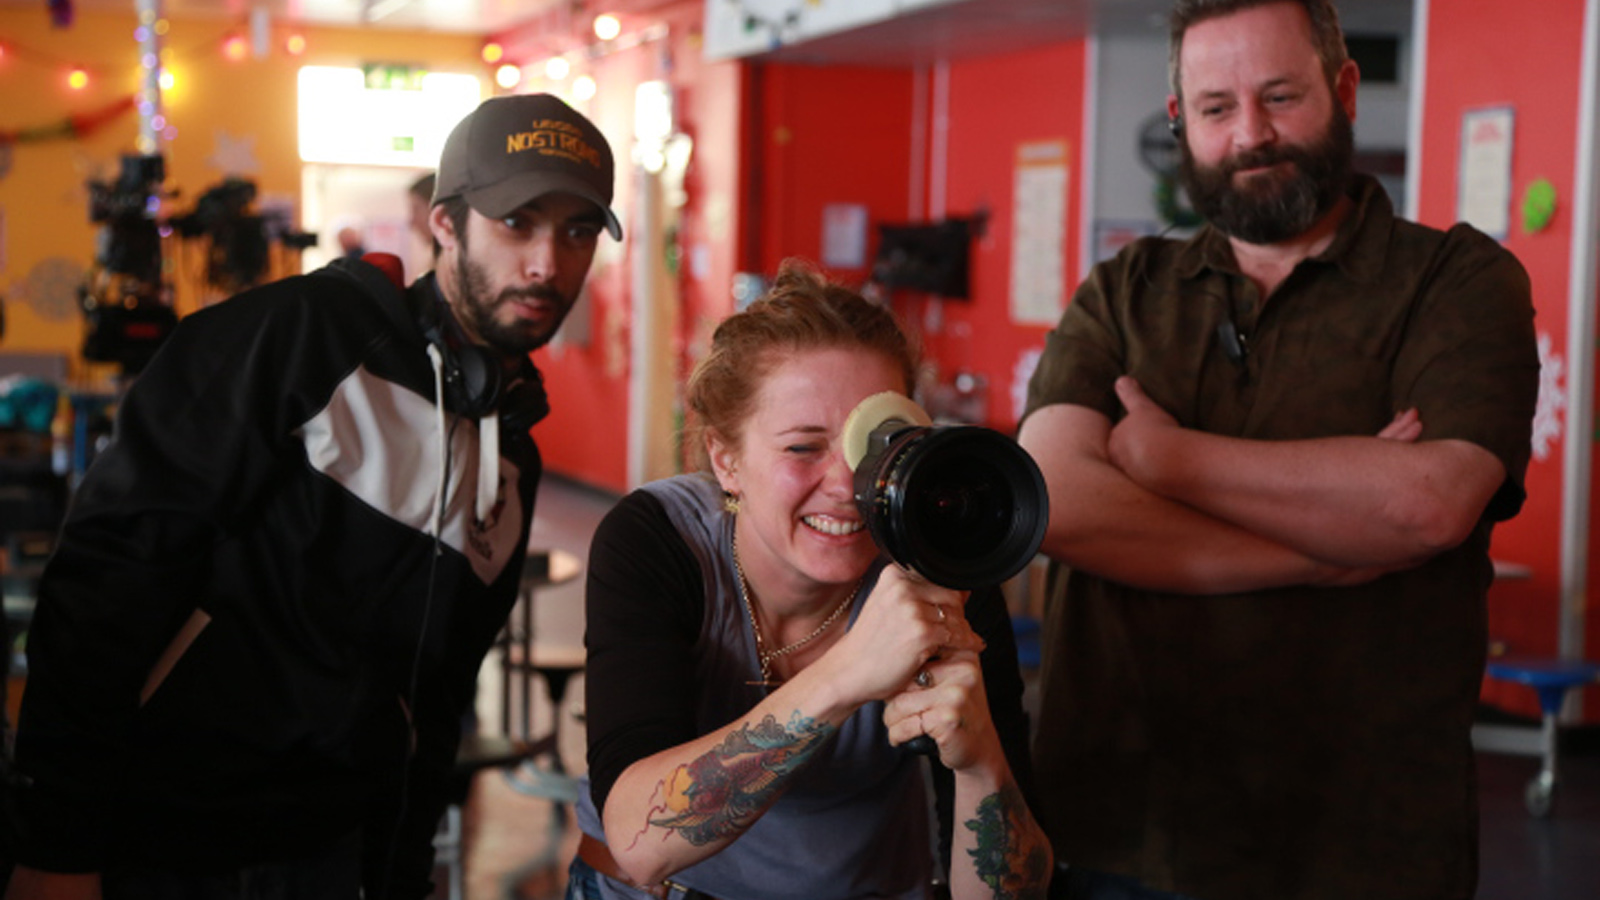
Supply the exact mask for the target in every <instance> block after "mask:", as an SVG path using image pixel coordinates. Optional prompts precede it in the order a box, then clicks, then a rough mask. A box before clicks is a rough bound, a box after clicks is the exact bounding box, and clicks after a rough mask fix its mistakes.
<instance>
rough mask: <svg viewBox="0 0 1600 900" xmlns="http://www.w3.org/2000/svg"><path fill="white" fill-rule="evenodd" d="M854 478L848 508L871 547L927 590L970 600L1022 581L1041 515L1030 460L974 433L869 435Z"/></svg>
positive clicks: (1045, 511)
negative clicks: (973, 592) (979, 591)
mask: <svg viewBox="0 0 1600 900" xmlns="http://www.w3.org/2000/svg"><path fill="white" fill-rule="evenodd" d="M874 437H875V440H874V441H873V442H872V443H873V448H872V449H869V452H868V455H867V456H866V457H865V458H863V460H862V462H861V464H860V465H859V466H858V467H857V469H856V483H855V489H856V503H857V505H858V506H859V507H860V509H861V511H862V515H863V517H864V518H865V519H866V521H867V527H868V530H869V531H870V532H871V534H872V537H873V539H874V540H875V541H877V543H878V546H879V547H881V548H882V549H883V550H884V552H886V553H887V554H889V557H890V558H891V559H893V560H894V561H895V562H897V563H899V564H901V565H903V566H905V567H907V568H909V569H912V570H914V571H916V572H918V573H920V574H921V575H922V576H923V577H925V578H927V579H928V580H930V581H932V582H934V583H935V584H940V585H944V586H945V587H950V588H957V589H961V590H970V589H973V588H977V587H982V586H984V585H990V584H997V583H999V582H1001V581H1004V580H1005V579H1007V578H1010V577H1011V576H1012V575H1015V574H1016V573H1017V572H1019V571H1021V570H1022V568H1023V567H1024V566H1026V565H1027V564H1028V562H1029V561H1030V560H1032V559H1033V556H1034V554H1036V553H1037V552H1038V551H1039V544H1040V543H1041V542H1042V541H1043V540H1044V529H1045V526H1046V524H1047V519H1048V515H1049V506H1048V501H1047V498H1046V494H1045V486H1044V478H1043V476H1041V475H1040V474H1039V468H1038V466H1037V465H1035V464H1034V462H1033V459H1032V457H1030V456H1028V454H1027V453H1026V452H1025V451H1023V450H1022V448H1020V447H1018V446H1017V444H1016V442H1014V441H1012V440H1010V439H1009V438H1007V437H1005V436H1004V435H1001V434H1000V433H999V432H996V431H993V430H991V429H987V428H979V427H976V426H965V425H955V426H942V427H934V428H921V427H912V428H902V429H901V430H899V431H896V432H893V433H892V434H887V435H874Z"/></svg>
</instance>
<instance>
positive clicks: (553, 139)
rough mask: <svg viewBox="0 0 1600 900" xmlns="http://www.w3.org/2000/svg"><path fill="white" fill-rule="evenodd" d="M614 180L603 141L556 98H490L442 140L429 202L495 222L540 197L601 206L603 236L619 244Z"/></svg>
mask: <svg viewBox="0 0 1600 900" xmlns="http://www.w3.org/2000/svg"><path fill="white" fill-rule="evenodd" d="M613 175H614V165H613V162H612V158H611V145H610V144H608V143H606V137H605V135H603V134H601V133H600V129H598V128H596V127H594V123H593V122H591V121H589V120H588V119H587V118H585V117H584V116H583V114H582V113H580V112H578V111H577V110H575V109H573V108H572V107H570V106H568V105H567V104H565V103H563V102H562V101H561V100H560V99H559V98H557V97H553V96H551V95H550V94H513V95H510V96H505V97H491V98H489V99H488V100H485V101H483V102H482V103H481V104H479V105H478V108H477V109H475V110H473V111H472V112H470V113H468V114H467V117H466V118H464V119H462V120H461V121H460V122H459V123H457V125H456V127H455V128H454V129H453V130H451V132H450V136H449V137H448V138H446V139H445V142H444V152H443V153H441V154H440V156H439V173H438V180H437V181H436V182H435V183H434V186H433V202H434V203H438V202H439V201H440V200H444V199H447V198H449V197H456V196H460V197H462V198H463V199H465V200H466V201H467V205H468V206H471V207H472V208H473V209H475V210H477V211H478V212H480V213H482V214H483V215H485V216H488V217H489V218H491V219H498V218H501V217H503V216H507V215H510V214H511V213H512V212H513V211H515V210H516V209H517V208H518V207H520V206H522V205H523V204H525V203H527V202H529V201H530V200H534V199H537V198H539V197H542V196H544V195H545V194H550V193H556V192H563V193H568V194H573V195H576V196H578V197H582V198H583V199H585V200H588V201H590V202H591V203H593V204H594V205H596V206H598V207H600V210H601V211H602V212H603V213H605V217H606V231H607V232H609V233H610V234H611V236H612V237H613V238H616V239H617V240H622V223H620V222H618V221H617V214H616V213H614V212H612V211H611V192H612V178H613Z"/></svg>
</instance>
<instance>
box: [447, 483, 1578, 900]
mask: <svg viewBox="0 0 1600 900" xmlns="http://www.w3.org/2000/svg"><path fill="white" fill-rule="evenodd" d="M612 502H613V498H612V497H610V496H608V495H605V494H603V493H601V492H597V491H594V490H593V489H590V488H587V487H584V486H581V485H577V484H574V483H571V482H568V481H565V480H563V479H560V478H559V477H550V476H547V477H546V480H545V483H544V485H543V486H542V487H541V489H540V494H539V506H538V511H537V514H536V516H535V519H534V537H533V544H534V545H535V546H542V547H550V548H554V549H559V550H562V551H565V552H567V553H571V554H574V555H575V556H577V557H578V558H579V559H586V558H587V555H588V543H589V536H590V535H591V534H592V533H593V530H594V527H595V525H596V523H598V522H599V520H600V517H601V516H603V515H604V514H605V511H606V510H607V509H608V508H609V507H610V505H611V503H612ZM582 583H583V580H582V578H578V579H575V580H572V581H570V582H568V583H566V584H562V585H557V586H555V587H550V588H544V589H541V590H540V591H539V592H538V593H537V595H536V596H537V602H536V603H535V605H534V627H535V631H536V634H537V639H538V642H539V644H540V646H541V647H549V648H563V647H565V648H572V647H581V645H582V641H583V587H582ZM498 672H499V670H498V668H497V663H496V661H495V659H494V658H493V657H491V659H490V661H489V662H488V663H486V665H485V670H484V674H485V677H484V681H483V685H484V687H483V691H482V695H481V697H480V713H481V714H482V716H483V722H484V728H485V729H487V730H493V728H494V727H495V726H497V724H498V722H499V719H498V713H497V712H495V710H498V709H499V693H500V687H499V674H498ZM535 694H536V700H537V701H539V702H536V703H535V704H534V709H533V723H534V731H535V732H536V733H544V731H545V730H547V729H548V728H549V727H550V725H551V723H553V722H555V721H557V720H559V722H560V729H561V732H560V735H561V740H560V759H561V762H562V764H563V766H564V768H565V769H566V771H567V774H568V775H570V774H573V773H577V772H581V771H582V770H583V765H584V761H583V757H584V751H583V735H582V725H583V723H582V712H583V709H582V705H583V685H582V678H581V675H580V676H578V678H577V679H575V680H574V681H573V683H572V684H571V685H570V688H569V690H568V692H567V695H566V700H565V702H564V703H563V704H562V705H561V709H560V710H552V708H551V704H550V703H548V702H545V699H544V697H543V694H542V691H536V692H535ZM1591 731H1592V729H1588V728H1586V729H1584V731H1583V733H1581V734H1578V735H1573V737H1576V738H1580V739H1581V740H1573V741H1568V742H1567V744H1566V745H1564V750H1563V755H1562V756H1561V758H1560V765H1561V771H1560V776H1559V780H1558V786H1557V792H1556V800H1555V806H1554V810H1553V812H1552V813H1551V815H1550V817H1549V818H1546V819H1538V818H1534V817H1533V816H1530V815H1529V814H1528V812H1527V810H1526V808H1525V807H1524V800H1523V792H1524V789H1525V787H1526V785H1527V782H1528V779H1529V778H1530V777H1531V776H1532V775H1533V774H1534V773H1535V772H1537V770H1538V760H1537V759H1534V758H1531V757H1521V756H1508V755H1500V754H1488V753H1485V754H1480V755H1479V757H1478V777H1479V803H1480V809H1481V825H1480V851H1479V852H1480V884H1479V893H1478V896H1479V898H1480V900H1594V898H1597V897H1600V740H1594V739H1593V738H1594V737H1596V736H1597V735H1596V734H1593V733H1591ZM1568 745H1570V746H1572V749H1571V750H1566V749H1565V747H1566V746H1568ZM537 766H538V769H537V770H526V769H525V770H522V771H520V772H515V773H513V777H508V775H507V774H506V773H505V772H503V771H501V770H489V771H485V772H483V773H481V774H479V775H478V776H477V777H476V778H475V779H474V781H473V785H472V790H471V793H470V795H469V799H468V801H467V804H466V808H465V815H464V821H465V839H464V847H465V852H464V861H465V862H464V865H465V885H464V887H465V891H464V893H465V897H464V898H461V900H554V898H560V897H562V896H563V892H564V889H565V883H566V866H567V863H568V862H569V861H570V860H571V859H572V855H573V852H574V850H575V847H576V840H577V839H576V833H575V828H574V827H573V826H572V825H571V819H570V816H564V814H563V812H564V808H563V806H562V805H561V804H560V803H558V802H556V801H553V800H551V799H549V798H548V797H545V796H536V795H535V794H536V793H537V792H540V791H543V792H546V793H549V792H551V790H552V785H553V786H554V791H555V792H557V793H559V790H560V787H561V786H562V785H564V784H565V783H566V782H565V781H563V779H562V778H560V777H556V778H551V777H550V776H549V775H548V774H546V772H547V770H549V769H550V767H551V763H550V760H549V759H548V758H545V759H541V760H539V761H537ZM442 875H443V873H442V872H441V877H442ZM440 883H441V884H443V883H444V882H443V881H441V882H440ZM438 896H439V897H441V898H443V897H445V896H446V894H445V892H444V891H442V890H441V892H440V893H439V894H438Z"/></svg>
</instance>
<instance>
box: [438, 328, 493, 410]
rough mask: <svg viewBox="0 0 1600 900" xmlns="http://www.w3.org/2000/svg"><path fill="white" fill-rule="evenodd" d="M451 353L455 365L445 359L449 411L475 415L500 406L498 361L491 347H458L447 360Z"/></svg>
mask: <svg viewBox="0 0 1600 900" xmlns="http://www.w3.org/2000/svg"><path fill="white" fill-rule="evenodd" d="M452 356H453V357H454V365H453V366H451V365H450V364H449V362H447V363H446V378H445V382H446V391H447V393H448V394H449V395H450V396H448V397H447V401H448V402H447V406H448V407H449V409H450V411H451V412H453V413H455V414H456V415H460V416H467V417H468V418H473V419H477V418H481V417H483V416H486V415H488V414H489V413H492V412H494V411H495V410H496V409H497V408H498V407H499V406H500V377H501V375H500V373H501V369H500V363H499V361H498V360H496V359H495V358H494V355H493V354H492V353H490V352H489V351H488V350H485V349H484V348H482V347H478V346H474V345H468V346H465V347H458V348H456V349H455V350H454V351H453V352H451V353H449V354H447V355H446V357H445V358H446V360H447V361H448V360H450V358H451V357H452ZM451 369H453V370H454V371H453V373H452V372H451ZM451 374H454V376H455V377H454V378H453V379H452V378H450V377H449V376H450V375H451Z"/></svg>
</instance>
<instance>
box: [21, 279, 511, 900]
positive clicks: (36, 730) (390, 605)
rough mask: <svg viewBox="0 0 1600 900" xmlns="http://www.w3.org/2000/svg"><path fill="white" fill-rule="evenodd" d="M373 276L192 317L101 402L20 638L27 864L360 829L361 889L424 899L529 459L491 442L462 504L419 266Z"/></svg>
mask: <svg viewBox="0 0 1600 900" xmlns="http://www.w3.org/2000/svg"><path fill="white" fill-rule="evenodd" d="M364 266H365V264H364V263H347V264H342V265H336V266H333V267H330V268H329V269H324V270H321V271H320V272H317V273H313V274H311V275H305V276H296V277H292V278H288V279H285V280H283V281H280V282H275V283H273V284H269V285H266V286H263V287H260V288H257V289H254V290H251V291H248V292H246V293H243V294H241V295H239V296H237V297H235V298H232V299H230V300H228V301H226V302H224V303H220V304H218V305H216V306H213V307H210V308H207V309H205V310H202V311H200V312H197V313H195V314H193V315H190V316H188V317H187V318H185V319H184V320H183V321H182V323H181V324H180V325H179V327H178V328H177V330H176V332H175V333H174V334H173V336H172V337H171V338H170V339H169V341H168V343H167V344H166V345H165V346H164V347H163V348H162V349H161V351H160V352H159V353H158V354H157V356H156V358H155V359H154V360H153V361H152V363H151V364H150V366H149V367H148V368H147V369H146V370H145V371H144V372H143V373H142V374H141V375H140V376H139V377H138V380H137V383H136V384H134V386H133V387H132V388H131V389H130V390H129V391H128V392H127V394H126V396H125V398H124V399H123V400H122V402H121V404H120V409H119V411H118V414H117V420H116V432H115V437H114V439H113V441H112V442H111V443H110V445H109V446H108V447H107V448H106V449H105V450H104V451H103V452H102V453H101V454H100V455H99V457H98V458H97V459H96V461H95V462H94V464H93V465H92V466H91V467H90V470H89V472H88V474H87V476H86V477H85V479H84V481H83V484H82V486H81V487H80V488H79V490H78V492H77V494H76V496H75V497H74V500H73V503H72V506H71V509H70V511H69V513H68V516H67V519H66V522H65V525H64V527H63V530H62V532H61V536H60V542H59V544H58V547H57V549H56V551H55V554H54V556H53V557H52V558H51V560H50V562H49V564H48V566H47V567H46V570H45V573H44V575H43V578H42V581H41V584H40V589H39V602H38V608H37V612H36V616H35V619H34V622H33V625H32V628H31V630H30V634H29V638H28V662H29V679H28V684H27V690H26V696H25V700H24V704H23V709H22V714H21V721H20V727H19V733H18V742H17V761H16V762H17V769H18V771H19V773H20V776H21V779H20V780H21V781H22V782H23V784H24V786H23V787H21V788H20V789H18V791H17V792H16V796H15V798H14V799H15V800H16V801H17V803H16V809H17V818H18V825H19V832H20V833H19V845H18V846H19V851H18V858H19V861H20V862H22V863H24V864H28V865H32V866H35V867H37V868H42V869H46V870H50V871H102V870H103V869H104V868H106V867H108V866H132V867H144V866H155V867H162V868H177V869H180V870H185V871H193V870H203V869H212V868H217V869H227V868H232V867H236V866H239V865H247V864H250V863H255V862H262V861H271V860H279V859H289V858H293V857H295V856H297V855H301V854H306V853H316V852H319V851H323V850H325V849H326V848H327V847H329V846H330V845H332V844H333V843H334V842H336V841H338V840H340V839H341V838H349V837H350V836H351V835H353V834H355V833H357V832H360V833H361V834H363V835H364V836H365V837H364V843H365V847H366V857H367V860H368V862H367V869H368V875H367V893H366V896H368V897H377V896H384V897H389V896H396V897H420V896H423V895H424V894H425V893H426V892H427V889H428V884H427V882H428V878H429V874H430V871H431V861H432V848H431V839H432V836H433V833H434V829H435V827H436V825H437V822H438V820H439V815H440V813H441V811H442V809H443V807H444V805H445V802H446V787H447V776H448V775H449V770H450V766H451V764H452V762H453V760H454V756H455V752H456V747H457V744H458V741H459V738H460V735H461V729H462V717H463V714H464V713H465V712H466V711H467V710H469V709H470V708H471V702H472V699H473V696H474V692H475V685H476V679H477V674H478V669H479V666H480V664H481V662H482V660H483V657H484V655H485V653H486V652H487V650H488V649H489V647H490V646H491V644H492V642H493V641H494V639H495V636H496V634H497V632H498V631H499V629H500V627H501V625H502V624H503V623H504V621H505V619H506V616H507V614H508V612H509V611H510V609H511V606H512V605H513V603H514V602H515V600H516V596H517V588H518V583H519V580H520V576H521V570H522V566H523V560H524V556H525V553H526V545H527V540H528V533H529V524H530V522H531V519H532V514H533V504H534V495H535V489H536V486H537V482H538V478H539V474H540V460H539V455H538V450H537V448H536V447H535V446H534V443H533V440H532V438H531V437H530V436H529V435H528V434H527V432H526V429H507V430H506V431H504V432H503V433H502V439H501V445H502V446H501V449H500V453H499V456H498V459H497V463H498V467H499V473H498V479H497V486H498V490H497V491H496V492H495V493H494V495H493V503H492V505H491V506H490V507H489V508H488V509H486V510H485V514H484V515H479V514H478V509H477V508H478V507H479V505H480V504H478V503H476V502H475V494H476V493H477V485H478V482H479V478H478V468H479V465H480V462H479V460H480V453H479V447H478V435H479V422H478V421H476V420H473V419H467V418H462V417H459V416H456V415H454V414H448V413H446V414H443V415H441V412H440V409H439V408H436V405H435V400H434V397H435V387H434V385H435V367H434V365H433V364H432V363H430V357H429V354H428V353H427V352H426V351H427V342H426V340H425V339H424V337H423V334H422V330H421V327H420V326H419V324H418V321H417V316H416V315H414V314H413V310H414V309H418V308H422V307H421V306H420V305H419V304H427V303H433V302H435V297H436V288H435V286H434V284H433V279H432V277H431V276H427V277H424V278H422V279H419V280H418V281H417V282H416V283H415V284H413V285H412V286H411V287H410V288H409V289H408V290H407V291H405V292H402V291H400V290H398V288H396V287H395V286H393V285H386V284H380V285H378V288H379V289H376V290H375V289H374V286H373V282H372V276H373V275H374V273H376V272H377V270H376V269H372V268H363V267H364ZM380 281H381V279H380ZM383 288H387V289H386V290H385V289H383ZM528 368H529V369H530V370H531V369H532V366H531V364H530V365H529V367H528ZM531 374H532V375H533V377H535V378H536V377H537V373H531ZM440 422H443V424H444V428H445V430H444V432H442V435H444V436H447V439H441V432H440V431H439V427H438V426H439V423H440ZM491 460H494V457H491ZM441 479H444V480H445V485H444V487H445V490H444V491H443V492H442V494H441V491H440V486H441ZM489 486H490V487H491V488H494V487H496V482H490V483H489ZM441 498H442V500H443V503H442V506H443V509H442V510H441V509H439V508H437V507H436V504H437V503H439V502H440V500H441ZM436 523H441V524H442V527H441V528H437V529H436V527H435V526H436ZM436 531H437V538H436V536H435V532H436ZM392 861H398V862H392Z"/></svg>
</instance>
